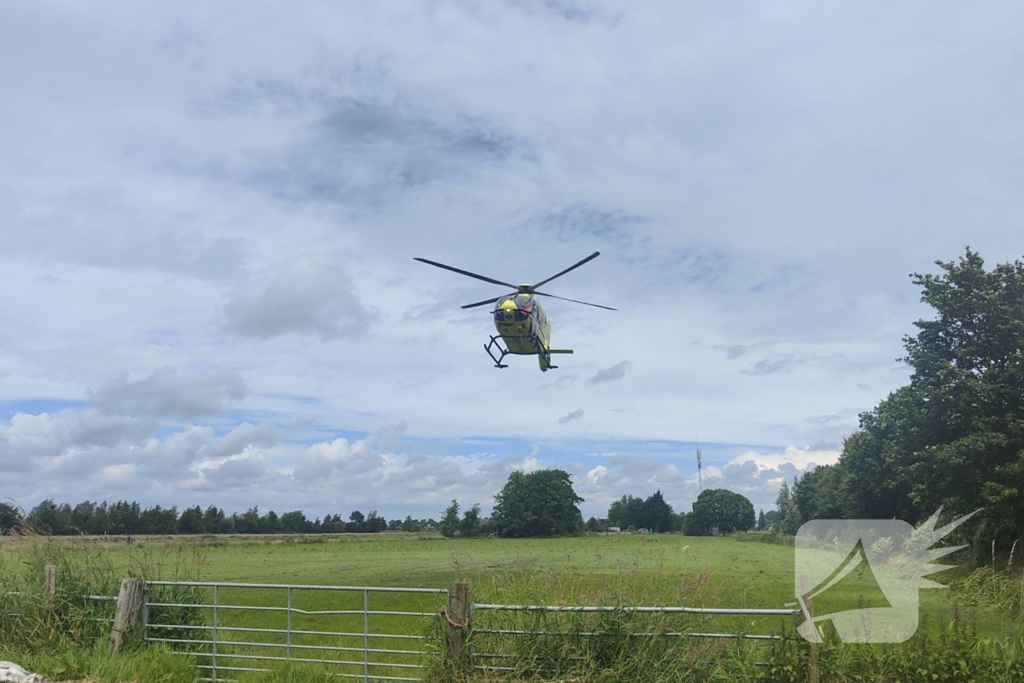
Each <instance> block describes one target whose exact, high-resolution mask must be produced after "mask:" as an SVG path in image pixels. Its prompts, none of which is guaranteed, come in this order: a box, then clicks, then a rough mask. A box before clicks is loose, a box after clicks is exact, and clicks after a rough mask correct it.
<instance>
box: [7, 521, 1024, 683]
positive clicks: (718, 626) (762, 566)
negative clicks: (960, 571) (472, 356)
mask: <svg viewBox="0 0 1024 683" xmlns="http://www.w3.org/2000/svg"><path fill="white" fill-rule="evenodd" d="M47 554H51V555H55V554H61V555H62V556H63V557H67V556H68V555H69V554H70V556H73V557H79V558H83V559H84V560H85V561H87V562H88V563H91V564H99V565H103V566H105V567H108V568H109V569H110V570H112V571H113V572H114V573H118V574H124V573H127V572H129V571H133V572H135V573H138V572H139V571H140V570H141V569H142V568H145V572H146V573H147V574H149V576H148V577H147V578H158V577H157V575H159V577H160V578H173V577H175V576H182V575H186V576H188V578H192V579H199V580H204V581H218V582H239V583H282V584H304V585H316V584H322V585H347V586H395V587H429V588H448V587H450V586H451V585H453V584H454V583H455V582H456V581H467V582H468V583H469V584H470V587H471V588H470V590H471V593H470V598H471V601H473V602H477V603H514V604H523V603H528V604H552V605H566V604H568V605H573V604H575V605H634V606H636V605H683V606H696V607H746V608H751V607H769V608H781V607H783V606H786V605H787V603H789V604H791V603H792V602H793V600H794V597H793V557H794V552H793V548H792V546H788V545H781V544H773V543H760V542H743V541H741V540H740V539H738V538H735V537H727V538H695V537H686V536H680V535H675V534H669V535H649V536H639V535H632V534H623V535H604V536H585V537H578V538H559V539H528V540H509V539H457V540H447V539H444V538H442V537H440V536H438V535H434V534H403V533H388V534H376V535H338V536H309V537H289V536H281V537H267V536H253V537H245V536H228V537H220V536H217V537H169V538H157V537H150V538H141V539H138V541H137V543H136V544H134V545H133V546H130V547H128V546H126V545H125V544H124V543H123V542H119V541H111V540H103V539H82V538H76V539H59V538H53V539H23V540H18V539H0V570H3V569H4V568H5V567H6V568H8V569H7V570H6V571H7V572H8V573H9V574H10V575H12V576H13V574H12V573H11V571H12V570H11V569H10V568H11V567H14V566H15V565H17V564H18V563H19V562H20V563H22V564H24V561H25V560H27V559H28V558H30V557H31V558H34V561H35V562H36V563H37V564H38V563H39V562H41V561H42V558H43V557H44V556H46V555H47ZM0 581H2V580H0ZM0 588H2V585H0ZM222 597H223V596H222ZM226 599H232V598H231V597H230V596H228V597H227V598H226ZM233 599H234V600H235V601H236V602H237V601H242V600H254V601H255V602H253V603H251V604H271V605H276V606H281V605H283V602H282V595H281V594H280V592H278V593H276V594H275V593H273V592H272V591H267V592H265V593H263V594H256V595H253V594H251V593H250V594H249V597H247V598H244V599H243V598H242V597H241V595H240V594H239V595H237V596H236V597H234V598H233ZM296 599H297V600H299V598H296ZM348 599H349V598H344V597H342V596H333V597H330V598H327V597H322V596H319V595H317V596H312V595H309V594H308V593H307V595H306V597H303V598H301V600H304V601H305V602H304V603H303V604H304V606H305V608H310V607H311V606H313V604H314V603H317V604H319V605H321V606H322V605H328V607H330V608H331V609H347V608H349V607H351V606H352V605H351V604H349V603H347V602H345V600H348ZM358 599H359V600H361V599H362V598H361V595H360V596H358ZM431 599H433V598H431ZM374 600H375V601H377V602H375V605H374V606H373V609H393V608H398V609H401V604H402V602H401V599H398V598H395V599H394V600H392V599H390V598H384V599H379V598H377V597H374ZM381 600H383V601H381ZM417 600H418V602H416V603H415V605H416V609H423V610H430V611H433V610H435V609H436V607H437V605H434V604H433V603H432V602H430V599H426V598H424V599H417ZM350 602H351V601H350ZM434 602H436V599H434ZM965 602H967V601H965V600H964V596H963V595H962V594H961V593H958V592H955V591H952V590H924V591H922V592H921V614H922V625H921V629H920V633H919V636H915V638H929V637H935V638H938V637H942V636H943V634H944V633H945V632H947V631H948V628H949V624H950V622H951V620H953V619H954V615H955V616H956V618H957V619H961V620H963V621H964V623H966V624H968V625H969V628H970V629H973V630H972V637H973V638H976V639H983V638H989V639H996V640H1000V639H1002V640H1006V641H1008V642H1018V641H1019V640H1020V638H1021V634H1022V632H1024V629H1022V625H1021V621H1020V619H1019V617H1017V618H1007V615H1006V613H1005V612H1002V611H997V610H996V609H995V608H993V607H990V606H987V605H985V604H981V605H973V606H968V605H966V604H965ZM245 604H250V603H245ZM296 604H298V603H296ZM405 604H413V603H411V602H406V603H405ZM321 608H322V607H321ZM280 618H281V617H280V615H279V614H278V613H255V614H251V613H250V614H248V615H247V616H246V617H245V618H244V619H242V618H241V617H238V618H236V619H237V620H236V622H235V623H238V624H242V623H245V624H251V625H261V624H262V625H270V626H273V627H277V626H279V624H277V622H276V621H274V620H275V619H278V620H279V619H280ZM338 618H339V619H340V618H341V617H338ZM484 618H492V619H493V618H496V617H491V616H490V615H486V617H485V615H481V616H480V619H481V620H482V619H484ZM501 618H505V619H506V621H505V622H502V623H504V624H505V625H508V621H507V619H508V617H507V616H504V617H501ZM376 619H378V620H380V619H382V618H381V617H376ZM784 621H786V620H785V619H784V618H781V617H754V618H751V617H746V618H738V617H695V618H694V617H691V618H688V619H686V620H684V621H681V622H680V621H676V622H673V623H672V624H671V627H672V628H673V629H680V630H698V631H709V630H711V631H716V632H720V631H727V632H737V631H744V632H748V633H777V632H779V630H780V628H782V625H783V622H784ZM321 622H322V620H321ZM495 623H498V622H495ZM794 623H795V622H794V621H793V620H792V619H788V627H789V628H790V630H791V629H792V626H793V624H794ZM339 624H340V622H337V621H336V622H334V626H332V627H331V628H341V626H340V625H339ZM323 626H324V623H321V627H323ZM328 626H329V624H328ZM388 626H390V627H391V628H392V629H396V628H397V629H399V630H398V631H394V630H392V632H410V633H411V632H414V631H417V629H419V630H422V627H421V626H417V625H415V624H407V623H406V624H402V625H388ZM348 628H350V626H348V625H344V629H346V630H347V629H348ZM351 628H352V629H353V630H354V629H355V628H356V626H351ZM401 629H404V630H405V631H402V630H401ZM310 642H313V641H310ZM316 642H319V641H316ZM922 642H923V641H922ZM478 647H480V648H484V647H490V648H491V649H494V648H495V647H500V644H494V643H492V644H490V645H485V643H484V642H483V640H480V642H479V643H478ZM705 656H706V655H705ZM715 656H721V653H719V654H718V655H715ZM1014 656H1016V655H1014ZM1015 661H1016V660H1015ZM836 680H840V679H836ZM878 680H888V679H878ZM894 680H895V679H894ZM979 680H982V679H979Z"/></svg>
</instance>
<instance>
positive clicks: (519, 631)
mask: <svg viewBox="0 0 1024 683" xmlns="http://www.w3.org/2000/svg"><path fill="white" fill-rule="evenodd" d="M487 612H491V613H502V612H504V613H512V614H513V615H514V614H517V613H518V614H522V615H532V616H533V621H534V624H533V625H534V627H533V628H513V627H510V625H509V624H507V623H506V624H504V625H492V624H488V623H487V622H488V620H487V617H486V616H485V613H487ZM469 613H470V621H471V622H472V624H473V629H472V632H473V641H474V644H473V647H472V651H471V652H470V664H471V666H472V668H473V669H475V670H478V671H493V672H511V671H516V670H517V667H515V666H506V665H504V664H514V663H516V662H517V661H518V662H520V663H522V662H524V661H530V662H531V663H533V664H536V662H533V661H532V660H533V659H534V657H533V656H532V655H526V654H524V653H523V652H521V651H520V650H519V648H518V647H517V640H519V639H520V638H526V639H528V638H530V637H533V638H542V639H555V640H556V641H558V642H564V644H565V646H568V645H569V643H570V642H576V643H578V642H579V639H583V640H586V639H597V638H607V637H612V638H627V639H631V638H679V639H682V638H709V639H727V640H744V641H774V640H779V639H780V638H781V636H780V635H778V634H774V633H716V632H708V631H702V630H700V631H698V630H681V629H668V628H666V624H665V623H661V624H659V625H658V626H659V628H658V629H657V630H649V628H648V629H644V628H639V629H638V630H626V631H621V630H620V631H616V632H611V631H609V630H602V629H600V628H594V627H593V626H591V627H590V628H585V627H582V624H580V623H577V624H575V625H574V626H573V627H570V628H566V629H564V630H559V629H558V628H557V624H554V625H552V626H554V627H555V628H551V627H546V628H538V627H537V624H538V622H545V626H547V624H546V619H545V615H547V614H553V615H567V614H569V615H572V614H577V615H602V614H620V615H666V616H667V615H700V616H705V617H713V616H730V615H731V616H744V617H748V616H777V617H787V618H796V617H798V616H800V615H801V614H802V613H801V611H800V610H794V609H771V608H735V609H733V608H721V607H671V606H665V607H614V606H598V605H495V604H485V603H472V604H470V606H469ZM505 621H506V622H507V621H508V619H506V620H505ZM513 625H515V624H513ZM639 625H640V626H643V624H642V623H641V624H639ZM495 638H497V639H502V640H499V641H498V642H497V644H496V645H494V644H492V645H490V647H491V648H493V649H488V645H487V643H494V641H493V639H495ZM556 657H557V658H558V659H561V660H564V661H568V662H573V661H582V660H584V659H585V657H582V656H579V655H574V654H570V653H569V651H568V650H567V649H566V650H565V651H564V652H560V653H559V654H558V655H556ZM495 660H497V661H495ZM543 671H548V670H547V669H542V668H538V669H537V672H538V673H540V672H543ZM549 673H552V672H550V671H549Z"/></svg>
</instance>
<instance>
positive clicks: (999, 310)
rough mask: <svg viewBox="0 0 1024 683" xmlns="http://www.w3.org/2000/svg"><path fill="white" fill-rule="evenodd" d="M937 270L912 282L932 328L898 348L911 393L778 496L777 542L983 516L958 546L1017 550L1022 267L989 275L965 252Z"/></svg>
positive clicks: (1023, 410) (1022, 499) (1023, 391)
mask: <svg viewBox="0 0 1024 683" xmlns="http://www.w3.org/2000/svg"><path fill="white" fill-rule="evenodd" d="M936 264H937V265H938V266H939V267H940V268H941V271H942V272H941V273H939V274H938V275H921V274H917V273H915V274H913V275H912V276H911V277H912V278H913V282H914V283H915V284H916V285H918V286H920V287H921V290H922V292H921V301H922V302H923V303H925V304H927V305H928V306H930V307H931V308H932V309H933V313H934V317H933V318H932V319H927V320H925V319H922V320H918V321H917V322H915V323H914V325H915V326H916V327H917V329H918V331H917V333H916V334H915V335H913V336H911V335H907V336H905V337H904V339H903V343H904V349H905V350H906V355H905V356H904V357H903V358H902V359H900V360H902V361H903V362H905V363H907V364H908V365H909V366H910V367H911V368H912V370H913V372H912V375H911V378H910V382H909V384H907V385H906V386H903V387H900V388H899V389H897V390H896V391H893V392H892V393H890V394H889V395H888V396H887V397H886V398H885V399H883V400H882V401H881V402H880V403H879V404H878V405H877V406H875V408H873V409H872V410H870V411H868V412H865V413H862V414H861V415H860V425H859V428H858V429H857V431H855V432H854V433H853V434H851V435H850V436H849V437H847V438H846V440H845V441H844V442H843V447H842V452H841V455H840V457H839V461H838V463H836V464H835V465H827V466H822V467H818V468H816V469H815V470H813V471H811V472H807V473H806V474H804V475H803V476H802V477H799V478H797V479H796V480H795V481H794V482H793V485H792V486H789V485H788V484H786V483H784V484H783V485H782V489H781V491H780V492H779V496H778V500H777V508H778V515H779V520H778V523H777V528H778V530H779V531H781V532H783V533H786V534H793V533H796V531H797V530H798V529H799V528H800V525H801V524H803V523H804V522H807V521H809V520H811V519H842V518H846V519H892V518H897V519H902V520H904V521H906V522H909V523H911V524H915V525H916V524H918V523H920V522H921V521H923V520H925V519H926V518H927V517H928V516H930V515H931V514H932V513H933V512H934V511H935V510H937V509H938V508H939V507H942V509H943V514H944V515H949V516H951V517H952V516H961V515H965V514H968V513H971V512H974V511H975V510H978V509H980V510H981V512H980V513H979V514H978V515H976V517H975V518H974V519H972V522H971V524H970V526H971V527H973V534H970V535H968V532H966V530H965V527H966V525H965V527H961V529H960V530H958V532H960V533H962V534H963V535H961V536H960V538H959V540H960V542H968V543H969V542H972V541H973V543H974V545H975V549H976V551H979V552H980V551H981V550H982V549H983V548H984V550H986V551H987V553H986V554H990V553H991V543H992V542H993V541H995V542H996V543H997V545H998V546H999V547H1000V548H1002V549H1003V551H1004V552H1005V551H1007V550H1008V549H1009V548H1010V547H1011V546H1012V545H1013V543H1015V542H1021V543H1022V544H1024V263H1022V262H1021V261H1019V260H1017V261H1014V262H1013V263H1005V264H1000V265H997V266H996V267H995V268H994V269H992V270H986V269H985V267H984V261H983V260H982V258H981V257H980V256H979V255H978V254H977V253H976V252H973V251H971V250H970V249H967V251H966V254H965V255H964V256H962V257H961V258H959V259H958V260H957V261H955V262H949V263H944V262H942V261H937V262H936ZM961 530H964V531H961Z"/></svg>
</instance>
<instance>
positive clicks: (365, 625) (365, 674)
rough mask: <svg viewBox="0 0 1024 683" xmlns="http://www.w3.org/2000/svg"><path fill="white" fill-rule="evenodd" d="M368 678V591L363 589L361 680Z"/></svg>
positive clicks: (366, 680)
mask: <svg viewBox="0 0 1024 683" xmlns="http://www.w3.org/2000/svg"><path fill="white" fill-rule="evenodd" d="M369 680H370V591H368V590H366V589H365V588H364V589H363V681H365V682H366V683H369Z"/></svg>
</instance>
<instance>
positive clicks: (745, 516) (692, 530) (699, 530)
mask: <svg viewBox="0 0 1024 683" xmlns="http://www.w3.org/2000/svg"><path fill="white" fill-rule="evenodd" d="M686 521H687V533H689V534H690V535H693V536H708V535H710V534H711V533H712V531H713V530H715V529H717V530H718V532H719V533H722V534H728V533H731V532H733V531H749V530H750V529H753V528H754V523H755V522H756V519H755V517H754V506H753V504H752V503H751V502H750V501H749V500H748V499H747V497H746V496H744V495H742V494H739V493H734V492H732V491H729V490H727V489H706V490H704V491H702V492H701V494H700V495H699V496H697V500H696V501H694V503H693V512H692V513H690V514H689V515H687V519H686Z"/></svg>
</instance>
